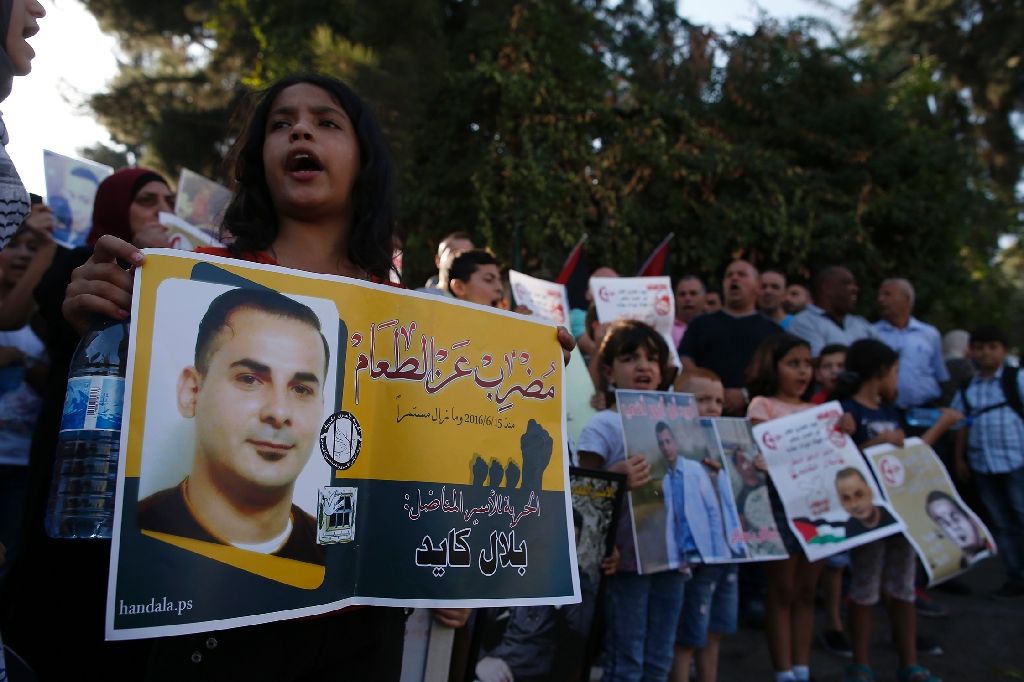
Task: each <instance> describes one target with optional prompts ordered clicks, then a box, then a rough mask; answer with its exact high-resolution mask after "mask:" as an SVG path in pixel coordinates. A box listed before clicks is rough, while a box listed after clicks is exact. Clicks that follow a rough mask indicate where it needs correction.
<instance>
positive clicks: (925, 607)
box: [914, 588, 949, 618]
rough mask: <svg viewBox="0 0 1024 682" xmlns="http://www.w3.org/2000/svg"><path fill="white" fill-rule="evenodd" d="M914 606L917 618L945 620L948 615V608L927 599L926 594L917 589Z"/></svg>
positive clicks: (929, 598)
mask: <svg viewBox="0 0 1024 682" xmlns="http://www.w3.org/2000/svg"><path fill="white" fill-rule="evenodd" d="M914 604H915V606H916V607H917V615H919V616H925V617H926V618H945V617H946V616H948V615H949V607H947V606H945V605H944V604H941V603H940V602H937V601H935V600H934V599H932V598H931V597H929V596H928V593H927V592H925V591H924V590H922V589H921V588H918V589H917V591H916V599H915V601H914Z"/></svg>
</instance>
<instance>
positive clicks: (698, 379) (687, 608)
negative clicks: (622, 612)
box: [671, 368, 739, 682]
mask: <svg viewBox="0 0 1024 682" xmlns="http://www.w3.org/2000/svg"><path fill="white" fill-rule="evenodd" d="M674 387H675V390H676V391H678V392H680V393H692V394H693V396H694V398H695V399H696V401H697V410H698V412H699V413H700V416H702V417H721V416H722V406H723V405H724V404H725V388H724V387H723V386H722V380H721V379H720V378H719V377H718V375H717V374H715V373H714V372H712V371H710V370H706V369H700V368H698V369H692V370H688V371H685V372H683V373H682V374H680V375H679V377H677V378H676V381H675V386H674ZM704 465H705V466H706V467H707V469H708V474H709V475H710V476H711V479H712V482H713V483H714V484H715V490H716V491H717V492H718V494H719V495H722V494H723V487H722V486H721V485H720V484H719V481H718V475H719V469H720V468H721V464H719V463H718V462H714V461H712V460H707V459H706V460H704ZM726 490H727V489H726ZM692 570H693V577H692V578H690V579H689V580H687V581H686V583H685V585H684V587H683V590H684V592H683V594H684V596H683V611H682V613H681V614H680V615H679V628H678V631H677V634H676V646H675V654H674V657H673V661H672V677H671V679H672V681H673V682H689V679H690V661H692V660H693V659H694V653H696V661H697V680H698V682H714V680H716V679H718V649H719V642H720V641H721V637H722V635H731V634H735V632H736V621H737V610H738V608H739V584H738V582H737V575H738V572H737V567H736V564H695V565H693V567H692Z"/></svg>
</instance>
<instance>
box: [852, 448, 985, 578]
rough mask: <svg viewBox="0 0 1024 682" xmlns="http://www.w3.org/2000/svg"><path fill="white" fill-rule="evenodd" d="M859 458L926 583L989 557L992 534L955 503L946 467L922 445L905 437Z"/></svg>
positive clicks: (957, 499)
mask: <svg viewBox="0 0 1024 682" xmlns="http://www.w3.org/2000/svg"><path fill="white" fill-rule="evenodd" d="M864 454H865V455H866V456H867V458H868V461H869V462H870V463H871V467H872V468H873V469H874V470H875V475H876V476H877V477H878V481H879V483H880V484H881V485H882V487H883V488H885V494H886V496H887V497H888V498H889V500H890V501H891V502H892V506H893V508H894V509H895V510H896V512H897V513H898V515H899V517H900V518H901V519H903V522H904V523H905V524H906V526H907V530H906V536H907V538H908V539H909V540H910V544H911V545H913V546H914V550H915V551H916V552H917V555H918V556H919V557H920V558H921V564H922V565H924V568H925V571H926V572H927V573H928V584H929V585H935V584H937V583H940V582H942V581H944V580H948V579H949V578H952V577H953V576H955V575H959V574H960V573H963V572H964V571H966V570H967V569H968V568H970V567H971V566H973V565H974V564H976V563H977V562H979V561H981V560H982V559H985V558H987V557H990V556H992V554H994V553H995V543H994V542H993V540H992V533H990V532H989V530H988V528H986V527H985V524H984V523H982V522H981V519H979V518H978V516H977V515H976V514H975V513H974V512H973V511H971V509H970V508H969V507H968V506H967V505H966V504H965V503H964V501H963V499H961V497H960V495H959V494H958V493H957V491H956V488H955V487H954V486H953V482H952V481H951V480H949V474H948V473H947V472H946V467H944V466H943V465H942V462H940V461H939V458H938V455H936V454H935V451H933V450H932V449H931V448H930V447H928V445H927V444H926V443H925V442H924V441H922V440H921V439H920V438H908V439H907V440H906V441H905V442H904V443H903V447H902V448H895V447H893V446H892V445H877V446H875V447H873V448H869V449H868V450H867V451H866V452H865V453H864Z"/></svg>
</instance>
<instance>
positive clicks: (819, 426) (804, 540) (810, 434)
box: [754, 401, 903, 561]
mask: <svg viewBox="0 0 1024 682" xmlns="http://www.w3.org/2000/svg"><path fill="white" fill-rule="evenodd" d="M842 416H843V408H842V407H841V406H840V405H839V403H838V402H835V401H832V402H829V403H825V404H824V405H818V406H817V407H813V408H809V409H806V410H803V411H802V412H797V413H796V414H792V415H789V416H787V417H781V418H779V419H773V420H771V421H767V422H764V423H762V424H758V425H757V426H755V427H754V438H755V440H756V442H757V444H758V446H759V447H760V448H761V452H762V454H763V455H764V459H765V462H766V463H767V465H768V473H769V475H770V476H771V477H772V483H774V484H775V489H776V490H777V491H778V493H779V498H780V499H781V500H782V506H783V507H784V509H785V511H786V519H787V520H788V521H789V527H790V529H791V530H792V531H793V534H794V535H796V538H797V540H798V541H799V542H800V546H801V547H802V548H803V550H804V553H805V554H806V555H807V560H808V561H817V560H818V559H824V558H825V557H829V556H832V555H833V554H839V553H840V552H845V551H846V550H849V549H853V548H854V547H859V546H860V545H863V544H867V543H869V542H872V541H874V540H877V539H879V538H884V537H888V536H889V535H894V534H896V533H899V532H901V531H902V530H903V523H902V522H901V521H900V520H899V519H897V518H896V514H895V512H894V511H893V508H892V506H891V505H890V504H889V503H888V502H887V501H886V500H885V498H884V497H883V496H882V493H881V491H880V490H879V489H878V484H877V483H875V479H874V476H872V475H871V470H870V468H869V467H868V464H867V461H866V460H865V459H864V456H863V455H861V453H860V450H858V449H857V446H856V445H854V444H853V439H851V438H850V437H849V436H848V435H847V434H846V433H844V432H843V431H842V429H841V428H840V420H841V418H842Z"/></svg>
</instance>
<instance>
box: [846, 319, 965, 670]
mask: <svg viewBox="0 0 1024 682" xmlns="http://www.w3.org/2000/svg"><path fill="white" fill-rule="evenodd" d="M898 374H899V355H898V354H897V353H896V351H894V350H892V349H891V348H889V346H887V345H885V344H884V343H882V342H881V341H877V340H875V339H862V340H860V341H857V342H855V343H854V344H853V345H852V346H850V349H849V352H848V353H847V356H846V370H845V371H844V372H843V373H842V374H841V375H840V377H839V383H838V385H837V387H836V397H837V398H839V399H840V401H841V404H842V406H843V411H844V412H845V414H844V420H846V421H847V422H848V424H847V425H848V426H852V427H853V440H854V442H855V443H856V444H857V446H858V447H860V448H861V449H862V450H863V449H864V448H867V447H870V446H872V445H878V444H881V443H891V444H893V445H895V446H896V447H903V438H904V434H903V421H902V418H901V416H900V413H899V411H898V410H897V409H896V407H895V400H896V385H897V377H898ZM962 418H963V415H961V414H960V413H959V412H957V411H956V410H950V409H943V410H942V415H941V416H940V417H939V420H938V421H937V422H936V423H935V425H934V426H932V427H931V428H930V429H928V431H927V432H925V433H924V435H922V436H921V439H922V440H923V441H925V442H926V443H928V444H929V445H932V444H934V443H935V441H936V440H938V438H939V437H940V436H941V435H942V434H943V433H945V431H946V430H947V429H948V428H949V427H950V426H952V425H953V424H955V423H956V422H957V421H959V420H960V419H962ZM851 472H852V473H851ZM836 490H837V492H838V493H839V496H840V499H841V501H842V503H843V507H844V508H845V509H846V510H847V512H849V514H850V521H849V522H848V523H850V524H853V525H854V526H856V528H855V529H854V530H855V531H856V530H857V529H860V528H874V527H877V526H879V525H881V524H883V523H885V522H886V519H885V518H884V517H885V514H882V513H880V512H879V510H880V509H881V508H880V507H877V506H875V505H874V504H873V503H872V499H871V495H872V493H871V489H870V486H868V485H867V482H866V481H864V480H863V475H862V474H861V473H860V471H858V470H856V469H844V470H842V471H840V472H838V474H837V476H836ZM882 511H884V510H882ZM889 522H893V520H892V518H891V516H890V517H889ZM850 532H851V530H850V529H849V528H848V530H847V533H848V534H849V533H850ZM850 560H851V562H850V578H851V583H850V595H849V596H850V605H849V609H848V610H849V621H850V638H851V640H852V646H853V663H851V664H850V665H849V666H847V669H846V675H845V679H846V680H847V681H848V682H863V681H869V680H873V679H874V673H873V672H872V670H871V667H870V662H869V648H870V642H871V609H872V606H874V605H875V604H877V603H878V598H879V593H880V591H881V590H884V591H885V593H886V594H887V595H888V596H889V599H888V611H889V619H890V623H891V625H892V630H893V637H894V638H895V640H896V643H897V649H898V653H899V658H900V666H901V667H900V670H899V671H898V673H897V677H898V679H899V680H900V681H901V682H931V681H934V680H937V678H935V677H934V676H932V674H931V673H930V672H929V671H928V669H927V668H924V667H923V666H921V665H918V663H917V644H916V640H917V612H916V610H915V609H914V571H915V568H916V563H915V562H916V555H915V553H914V549H913V547H912V546H911V545H910V543H909V542H908V541H907V539H906V537H904V536H903V535H902V534H897V535H890V536H889V537H886V538H883V539H881V540H875V541H874V542H871V543H869V544H866V545H862V546H860V547H857V548H855V549H852V550H850Z"/></svg>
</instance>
